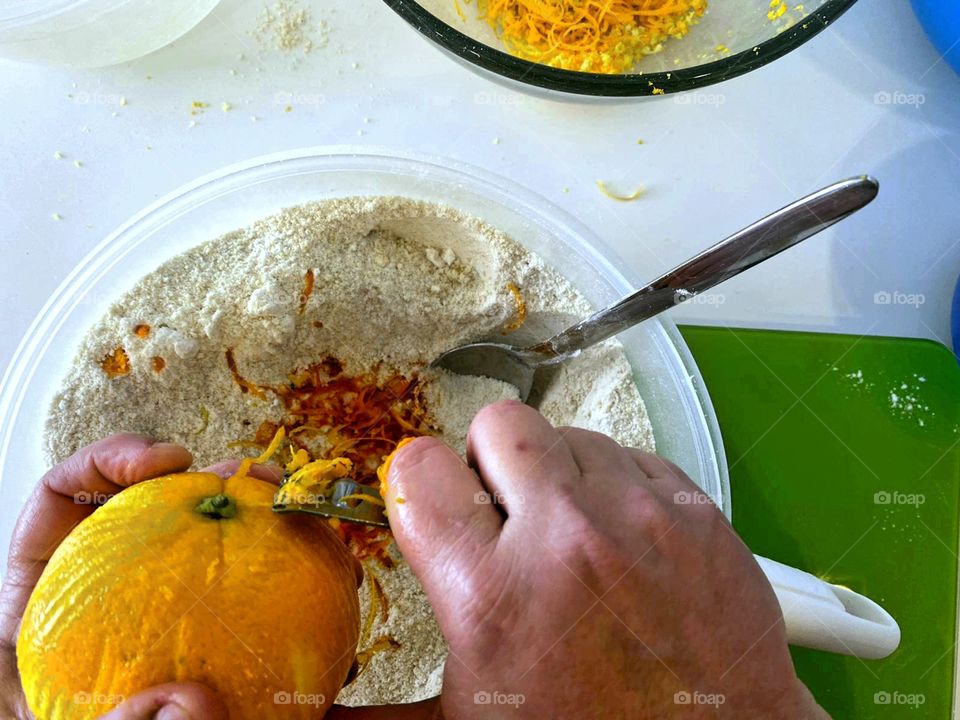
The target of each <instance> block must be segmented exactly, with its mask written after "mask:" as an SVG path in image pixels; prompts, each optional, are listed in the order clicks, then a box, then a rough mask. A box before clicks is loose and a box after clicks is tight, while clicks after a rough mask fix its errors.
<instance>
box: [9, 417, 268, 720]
mask: <svg viewBox="0 0 960 720" xmlns="http://www.w3.org/2000/svg"><path fill="white" fill-rule="evenodd" d="M192 462H193V458H192V457H191V455H190V453H189V452H187V451H186V450H185V449H184V448H182V447H180V446H178V445H171V444H168V443H158V442H156V441H154V440H151V439H150V438H148V437H144V436H143V435H131V434H124V435H114V436H112V437H109V438H106V439H105V440H101V441H100V442H97V443H94V444H93V445H89V446H88V447H85V448H83V449H82V450H80V451H79V452H77V453H76V454H75V455H73V456H72V457H70V458H68V459H67V460H65V461H64V462H62V463H60V464H59V465H57V466H56V467H54V468H53V469H52V470H50V471H49V472H48V473H47V474H46V475H44V476H43V478H42V479H41V480H40V482H39V483H38V485H37V487H36V488H35V489H34V491H33V494H32V495H31V496H30V498H29V500H28V501H27V503H26V505H25V507H24V509H23V511H22V512H21V513H20V518H19V520H18V521H17V525H16V528H15V529H14V532H13V538H12V540H11V543H10V552H9V558H8V562H7V572H6V575H5V576H4V579H3V585H2V587H0V717H4V718H16V719H17V720H28V719H30V718H32V715H31V713H30V711H29V709H28V707H27V702H26V698H25V697H24V694H23V688H22V687H21V685H20V677H19V674H18V672H17V659H16V645H17V634H18V632H19V628H20V621H21V619H22V618H23V613H24V609H25V608H26V606H27V600H28V599H29V598H30V594H31V592H32V591H33V588H34V586H35V585H36V583H37V580H39V578H40V575H41V573H42V572H43V569H44V567H46V564H47V561H48V560H49V559H50V557H51V556H52V555H53V552H54V550H56V549H57V546H58V545H59V544H60V543H61V542H62V541H63V539H64V538H65V537H66V536H67V535H68V534H69V533H70V531H71V530H73V528H74V527H75V526H76V525H77V524H78V523H79V522H80V521H82V520H83V519H84V518H86V517H87V516H88V515H90V514H91V513H92V512H93V511H94V510H95V509H96V508H97V506H98V505H99V504H102V503H103V502H105V501H106V499H107V498H109V497H111V496H113V495H115V494H116V493H118V492H120V491H121V490H122V489H123V488H125V487H128V486H130V485H133V484H135V483H138V482H142V481H143V480H148V479H150V478H155V477H161V476H163V475H169V474H171V473H176V472H181V471H183V470H186V469H187V468H188V467H190V464H191V463H192ZM236 465H237V463H236V462H233V463H221V464H219V465H215V466H214V467H212V468H209V470H210V471H211V472H216V473H218V474H221V475H223V476H229V475H230V474H231V473H232V472H233V470H234V469H235V468H236ZM251 474H253V475H255V476H257V477H260V478H261V479H263V480H272V481H273V482H277V479H278V476H277V474H276V473H275V472H274V471H273V470H271V469H270V468H262V467H256V468H254V469H253V470H252V471H251ZM104 718H105V720H147V719H148V718H149V719H150V720H154V718H156V719H157V720H180V719H182V718H203V720H226V718H227V711H226V708H225V706H224V704H223V703H222V702H221V701H220V700H219V699H218V698H217V697H216V695H215V694H214V693H213V691H212V690H210V689H209V688H208V687H206V686H203V685H200V684H198V683H186V682H185V683H168V684H165V685H160V686H157V687H153V688H149V689H146V690H144V691H143V692H141V693H138V694H137V695H135V696H133V697H131V698H129V699H127V701H126V702H124V703H123V704H122V705H119V706H118V707H116V708H115V709H114V710H112V711H111V712H110V713H108V714H107V715H105V716H104Z"/></svg>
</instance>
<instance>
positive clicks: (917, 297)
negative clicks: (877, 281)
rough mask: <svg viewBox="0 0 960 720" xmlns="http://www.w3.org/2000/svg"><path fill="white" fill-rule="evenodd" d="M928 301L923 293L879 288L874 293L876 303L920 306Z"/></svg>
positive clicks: (874, 302)
mask: <svg viewBox="0 0 960 720" xmlns="http://www.w3.org/2000/svg"><path fill="white" fill-rule="evenodd" d="M926 301H927V297H926V295H924V294H923V293H905V292H900V291H899V290H894V291H893V292H890V291H889V290H878V291H877V292H875V293H874V294H873V304H874V305H906V306H907V307H915V308H919V307H920V306H921V305H923V304H924V303H925V302H926Z"/></svg>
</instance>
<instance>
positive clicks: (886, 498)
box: [873, 490, 927, 508]
mask: <svg viewBox="0 0 960 720" xmlns="http://www.w3.org/2000/svg"><path fill="white" fill-rule="evenodd" d="M926 501H927V496H926V495H924V494H923V493H903V492H897V491H896V490H894V491H892V492H888V491H886V490H881V491H880V492H878V493H874V495H873V504H874V505H908V506H910V507H916V508H918V507H920V506H921V505H923V504H924V503H925V502H926Z"/></svg>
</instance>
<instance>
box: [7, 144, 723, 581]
mask: <svg viewBox="0 0 960 720" xmlns="http://www.w3.org/2000/svg"><path fill="white" fill-rule="evenodd" d="M350 195H403V196H407V197H414V198H419V199H424V200H430V201H434V202H440V203H445V204H447V205H450V206H453V207H456V208H459V209H460V210H463V211H464V212H467V213H471V214H473V215H476V216H477V217H480V218H483V219H485V220H487V221H488V222H490V223H491V224H493V225H495V226H497V227H499V228H500V229H502V230H504V231H506V232H507V233H508V234H509V235H510V236H511V237H513V238H514V239H515V240H517V241H518V242H520V243H522V244H523V245H525V246H526V247H528V248H529V249H530V250H532V251H533V252H535V253H537V254H539V255H540V256H541V257H543V259H544V260H545V261H546V262H547V263H549V264H550V265H552V266H553V267H554V268H555V269H556V270H558V271H559V272H560V273H562V274H563V275H565V276H566V277H568V278H569V279H570V280H571V281H572V282H573V284H574V285H575V286H576V287H577V288H578V289H579V290H580V291H581V292H582V293H583V294H584V296H585V297H586V298H587V299H588V300H589V301H590V302H591V303H593V304H594V305H596V306H597V307H601V306H604V305H607V304H608V303H610V302H611V301H613V300H616V299H619V298H620V297H622V296H623V295H625V294H627V293H628V292H629V291H630V290H631V289H632V288H634V287H637V285H638V283H637V282H636V279H635V278H633V277H630V276H628V275H626V274H625V273H624V272H623V270H622V269H621V268H622V267H623V265H622V263H619V262H617V261H616V259H615V258H613V256H612V255H611V254H610V253H609V252H607V251H606V250H603V249H602V244H601V242H600V241H599V240H598V239H597V237H596V236H595V235H594V234H593V233H592V232H591V231H590V230H588V229H587V228H586V227H584V226H582V225H580V224H579V223H578V222H577V221H576V220H574V219H573V218H572V217H570V216H569V215H567V214H566V213H564V212H563V211H562V210H560V209H559V208H557V207H555V206H553V205H552V204H550V203H549V202H548V201H546V200H545V199H543V198H542V197H540V196H539V195H536V194H534V193H532V192H530V191H529V190H526V189H524V188H522V187H520V186H518V185H516V184H514V183H513V182H511V181H509V180H506V179H504V178H502V177H498V176H496V175H493V174H490V173H487V172H482V171H480V170H477V169H475V168H472V167H469V166H465V165H462V164H459V163H455V162H451V161H449V160H446V159H439V158H431V157H423V156H418V155H417V156H415V155H409V154H394V153H388V152H382V151H372V150H370V149H368V148H367V149H362V150H361V149H351V148H337V147H334V148H315V149H305V150H297V151H292V152H287V153H282V154H277V155H270V156H267V157H260V158H255V159H253V160H250V161H248V162H244V163H242V164H239V165H234V166H231V167H228V168H226V169H224V170H221V171H218V172H216V173H213V174H212V175H208V176H206V177H203V178H200V179H199V180H197V181H195V182H193V183H190V184H189V185H187V186H185V187H182V188H180V189H179V190H176V191H174V192H173V193H171V194H170V195H167V196H166V197H164V198H162V199H160V200H158V201H157V202H155V203H154V204H153V205H151V206H150V207H148V208H146V209H145V210H143V211H142V212H140V213H139V214H138V215H136V216H135V217H133V218H132V219H130V220H129V221H128V222H127V223H125V224H124V225H123V226H121V227H120V228H119V229H117V230H116V231H115V232H114V233H112V234H111V235H110V236H109V237H107V238H106V239H105V240H104V241H103V242H101V243H100V244H99V245H98V246H97V247H96V248H94V250H93V251H91V252H90V254H89V255H87V257H86V258H85V259H84V260H83V261H81V262H80V264H79V265H78V266H77V267H76V268H75V269H74V270H73V271H72V272H71V273H70V274H69V275H68V276H67V277H66V278H65V279H64V281H63V282H62V283H61V285H60V287H59V288H58V289H57V290H56V291H55V292H54V293H53V295H52V296H51V298H50V299H49V300H48V301H47V303H46V304H45V305H44V306H43V308H42V309H41V310H40V313H39V314H38V315H37V317H36V319H35V320H34V321H33V324H32V325H31V326H30V328H29V330H28V331H27V333H26V336H25V337H24V339H23V341H22V342H21V343H20V346H19V347H18V348H17V350H16V352H15V353H14V356H13V360H12V361H11V364H10V366H9V368H8V369H7V371H6V374H5V375H4V378H3V381H2V383H0V501H2V507H3V508H4V510H3V513H2V515H0V553H2V554H3V555H2V557H0V567H2V566H4V565H5V556H6V553H7V548H8V545H9V540H10V535H11V532H12V529H13V523H14V521H15V518H16V515H17V513H18V512H19V510H20V508H21V506H22V505H23V502H24V500H25V499H26V497H27V495H28V494H29V493H30V491H31V489H32V488H33V486H34V485H35V484H36V482H37V480H38V478H39V477H40V476H41V474H42V473H43V472H44V471H45V470H46V462H45V459H44V457H43V452H42V447H41V444H42V433H43V428H44V423H45V420H46V417H47V412H48V409H49V407H50V402H51V399H52V398H53V396H54V394H55V393H56V392H57V390H58V389H59V386H60V383H61V382H62V379H63V377H64V376H65V374H66V372H67V370H68V368H69V365H70V363H71V362H72V359H73V356H74V354H75V352H76V348H77V347H78V345H79V343H80V340H81V338H82V337H83V335H84V334H85V333H86V332H87V329H88V328H89V327H90V326H91V325H93V323H94V322H95V321H96V320H97V319H98V318H99V317H100V316H101V315H102V314H103V313H104V312H105V311H106V309H107V308H108V307H109V305H110V304H111V303H112V302H113V301H115V300H116V299H117V298H118V297H119V296H120V295H121V294H123V293H124V292H125V291H127V290H128V289H129V288H130V287H131V286H132V285H133V284H134V283H136V281H137V280H138V279H139V278H140V277H142V276H143V275H145V274H146V273H149V272H151V271H152V270H154V269H155V268H156V267H157V266H158V265H159V264H160V263H162V262H164V261H165V260H168V259H169V258H171V257H173V256H175V255H177V254H179V253H181V252H183V251H184V250H187V249H188V248H190V247H193V246H195V245H197V244H198V243H201V242H203V241H205V240H208V239H210V238H213V237H216V236H219V235H221V234H223V233H225V232H228V231H230V230H234V229H236V228H240V227H243V226H245V225H248V224H250V223H251V222H253V221H254V220H257V219H259V218H262V217H264V216H266V215H270V214H272V213H275V212H277V211H278V210H280V209H281V208H284V207H288V206H290V205H296V204H299V203H305V202H309V201H312V200H319V199H324V198H333V197H344V196H350ZM619 337H620V339H621V341H622V342H623V345H624V347H625V348H626V351H627V355H628V357H629V359H630V362H631V364H632V366H633V368H634V371H635V377H636V382H637V386H638V387H639V389H640V392H641V393H642V395H643V397H644V399H645V401H646V403H647V408H648V412H649V415H650V419H651V421H652V423H653V427H654V435H655V438H656V442H657V448H658V451H659V452H660V453H661V454H663V455H665V456H666V457H668V458H670V459H671V460H673V461H674V462H676V463H677V464H678V465H680V466H681V467H682V468H683V469H684V470H686V471H687V472H688V473H689V474H690V475H691V477H693V479H694V480H695V481H696V482H697V483H698V484H699V485H700V487H701V488H703V489H704V491H705V492H707V493H708V494H709V495H710V496H711V497H712V498H713V499H714V500H715V501H716V503H717V504H718V506H719V507H720V508H722V509H723V511H724V512H726V513H727V514H728V515H729V512H730V494H729V484H728V478H727V469H726V463H725V461H724V455H723V446H722V442H721V439H720V430H719V427H718V424H717V419H716V416H715V415H714V412H713V408H712V406H711V404H710V399H709V397H708V395H707V391H706V388H705V387H704V384H703V380H702V378H701V376H700V373H699V371H698V370H697V368H696V366H695V364H694V362H693V358H692V357H691V356H690V353H689V351H688V349H687V347H686V345H685V343H684V341H683V339H682V338H681V336H680V334H679V332H678V331H677V329H676V327H675V326H674V324H673V323H672V322H671V321H670V320H669V319H666V318H654V319H652V320H649V321H647V322H645V323H643V324H642V325H640V326H638V327H635V328H633V329H631V330H629V331H627V332H625V333H623V334H621V335H620V336H619Z"/></svg>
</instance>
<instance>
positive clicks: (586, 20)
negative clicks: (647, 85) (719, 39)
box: [479, 0, 707, 73]
mask: <svg viewBox="0 0 960 720" xmlns="http://www.w3.org/2000/svg"><path fill="white" fill-rule="evenodd" d="M479 7H480V13H481V17H482V18H483V19H484V20H486V22H487V24H489V25H490V27H492V28H493V30H494V31H495V32H496V33H497V35H498V36H499V37H500V39H501V41H502V42H503V44H504V46H505V47H506V49H507V51H508V52H510V53H511V54H513V55H516V56H517V57H520V58H523V59H524V60H530V61H532V62H538V63H542V64H544V65H550V66H552V67H557V68H562V69H564V70H575V71H579V72H592V73H628V72H630V71H631V70H633V69H634V67H635V66H636V64H637V63H638V62H639V61H640V60H641V59H642V58H643V57H644V56H645V55H651V54H653V53H655V52H658V51H659V50H660V49H661V48H662V45H663V42H664V41H665V40H667V39H668V38H671V37H673V38H681V37H683V36H684V35H686V34H687V33H688V32H689V31H690V26H691V25H693V24H695V23H696V22H697V21H698V20H699V18H700V17H701V16H702V15H703V13H704V11H705V10H706V8H707V0H604V1H603V2H598V1H597V0H479Z"/></svg>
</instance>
